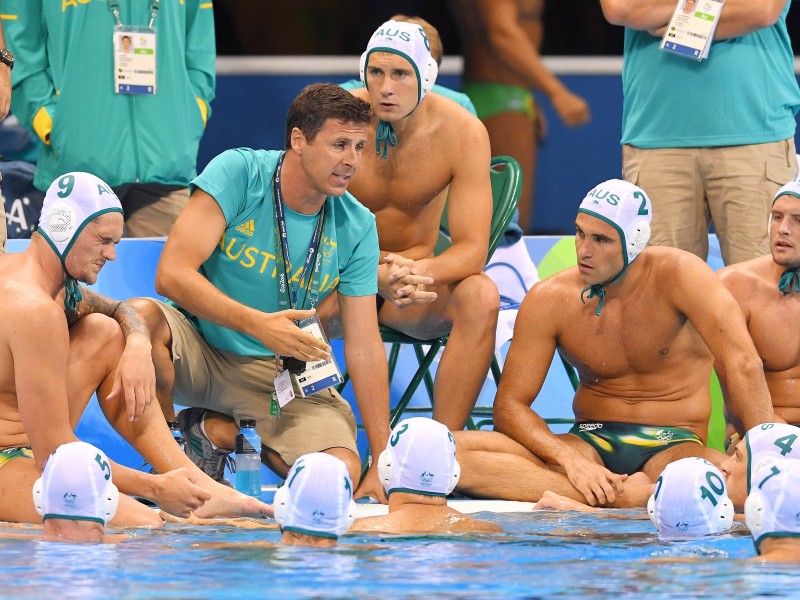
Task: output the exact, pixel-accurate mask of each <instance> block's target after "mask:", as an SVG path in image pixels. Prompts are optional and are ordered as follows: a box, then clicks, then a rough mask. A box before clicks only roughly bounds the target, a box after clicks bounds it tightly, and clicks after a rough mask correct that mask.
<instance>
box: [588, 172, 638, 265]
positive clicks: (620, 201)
mask: <svg viewBox="0 0 800 600" xmlns="http://www.w3.org/2000/svg"><path fill="white" fill-rule="evenodd" d="M578 212H582V213H586V214H587V215H591V216H593V217H597V218H598V219H600V220H602V221H605V222H606V223H608V224H609V225H611V226H612V227H613V228H614V229H616V230H617V232H619V235H620V238H621V240H622V257H623V259H624V261H625V266H624V267H623V269H622V270H623V271H624V270H625V269H626V268H627V267H628V265H629V264H630V263H631V262H633V260H634V259H635V258H636V257H637V256H639V254H641V252H642V250H644V248H645V246H647V242H648V241H649V240H650V221H651V220H652V219H653V207H652V205H651V204H650V198H648V197H647V194H645V192H644V190H643V189H642V188H640V187H638V186H635V185H633V184H632V183H628V182H627V181H623V180H621V179H609V180H608V181H604V182H603V183H601V184H600V185H597V186H595V187H594V189H592V191H590V192H589V193H588V194H586V197H585V198H584V199H583V201H582V202H581V205H580V208H579V209H578Z"/></svg>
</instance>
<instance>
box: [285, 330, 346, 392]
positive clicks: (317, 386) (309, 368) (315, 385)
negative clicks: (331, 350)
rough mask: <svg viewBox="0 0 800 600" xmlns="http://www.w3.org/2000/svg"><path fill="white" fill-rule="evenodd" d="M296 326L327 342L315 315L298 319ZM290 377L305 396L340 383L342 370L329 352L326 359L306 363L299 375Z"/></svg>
mask: <svg viewBox="0 0 800 600" xmlns="http://www.w3.org/2000/svg"><path fill="white" fill-rule="evenodd" d="M297 326H298V327H299V328H300V329H302V330H303V331H305V332H306V333H310V334H311V335H313V336H314V337H315V338H317V339H319V340H322V341H323V342H325V343H326V344H327V343H328V339H327V338H326V337H325V332H324V331H323V330H322V324H321V323H320V321H319V317H318V316H317V315H314V316H313V317H311V318H309V319H304V320H302V321H300V322H299V323H297ZM292 379H293V380H294V382H295V383H296V384H297V387H298V388H300V395H301V396H302V397H303V398H305V397H306V396H310V395H311V394H316V393H317V392H321V391H322V390H324V389H326V388H329V387H331V386H332V385H336V384H338V383H341V382H342V372H341V371H340V370H339V365H337V364H336V358H335V357H334V356H333V354H331V357H330V359H328V360H317V361H314V362H310V363H306V368H305V370H304V371H303V372H302V373H300V374H299V375H292Z"/></svg>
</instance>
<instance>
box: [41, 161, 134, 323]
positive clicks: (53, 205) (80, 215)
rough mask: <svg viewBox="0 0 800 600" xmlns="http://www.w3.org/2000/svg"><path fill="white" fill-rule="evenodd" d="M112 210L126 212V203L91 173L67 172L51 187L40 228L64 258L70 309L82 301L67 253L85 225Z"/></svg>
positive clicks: (67, 304) (62, 259)
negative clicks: (69, 268)
mask: <svg viewBox="0 0 800 600" xmlns="http://www.w3.org/2000/svg"><path fill="white" fill-rule="evenodd" d="M109 212H118V213H120V214H122V204H120V201H119V198H117V195H116V194H115V193H114V192H113V191H112V190H111V187H109V185H108V184H107V183H106V182H105V181H103V180H102V179H100V178H99V177H97V176H95V175H92V174H91V173H82V172H79V171H76V172H73V173H66V174H64V175H62V176H61V177H59V178H58V179H56V180H55V181H54V182H53V183H51V184H50V187H49V188H47V193H46V194H45V197H44V203H43V205H42V214H41V216H40V218H39V229H38V231H39V233H40V234H41V235H42V237H43V238H44V239H45V240H47V243H48V244H50V247H51V248H52V249H53V252H55V253H56V256H58V258H59V259H60V260H61V266H62V267H63V269H64V272H65V273H66V274H67V283H66V285H67V295H66V297H65V298H64V304H65V305H66V307H67V308H70V309H73V308H75V305H76V304H77V302H80V300H81V292H80V288H79V287H78V283H77V282H76V281H75V279H73V278H72V276H71V275H70V274H69V272H68V271H67V266H66V258H67V254H68V253H69V251H70V249H71V248H72V245H73V244H74V243H75V240H77V239H78V236H79V235H80V234H81V231H83V228H84V227H86V225H87V224H88V223H91V222H92V221H93V220H94V219H96V218H97V217H99V216H100V215H103V214H105V213H109Z"/></svg>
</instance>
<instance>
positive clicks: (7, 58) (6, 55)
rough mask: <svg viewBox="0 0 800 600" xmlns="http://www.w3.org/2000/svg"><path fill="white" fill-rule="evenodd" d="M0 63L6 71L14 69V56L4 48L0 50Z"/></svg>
mask: <svg viewBox="0 0 800 600" xmlns="http://www.w3.org/2000/svg"><path fill="white" fill-rule="evenodd" d="M0 62H1V63H3V64H4V65H6V66H7V67H8V70H9V71H10V70H11V69H13V68H14V55H13V54H11V52H9V51H8V50H6V49H5V48H0Z"/></svg>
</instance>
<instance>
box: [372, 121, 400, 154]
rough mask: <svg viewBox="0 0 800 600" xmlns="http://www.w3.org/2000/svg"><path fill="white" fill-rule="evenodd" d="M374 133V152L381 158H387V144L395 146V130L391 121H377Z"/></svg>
mask: <svg viewBox="0 0 800 600" xmlns="http://www.w3.org/2000/svg"><path fill="white" fill-rule="evenodd" d="M375 133H376V135H375V154H377V155H378V156H380V157H381V158H388V157H389V146H397V132H395V130H394V127H392V124H391V123H389V122H387V121H379V122H378V128H377V131H376V132H375Z"/></svg>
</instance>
